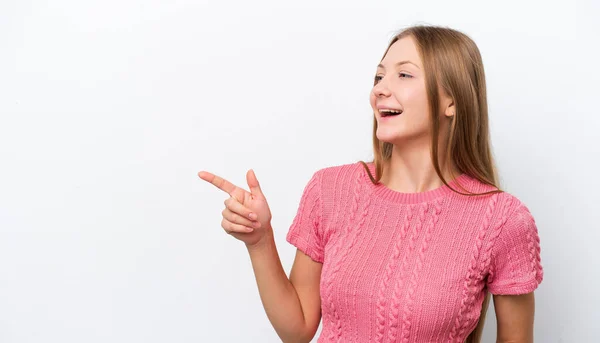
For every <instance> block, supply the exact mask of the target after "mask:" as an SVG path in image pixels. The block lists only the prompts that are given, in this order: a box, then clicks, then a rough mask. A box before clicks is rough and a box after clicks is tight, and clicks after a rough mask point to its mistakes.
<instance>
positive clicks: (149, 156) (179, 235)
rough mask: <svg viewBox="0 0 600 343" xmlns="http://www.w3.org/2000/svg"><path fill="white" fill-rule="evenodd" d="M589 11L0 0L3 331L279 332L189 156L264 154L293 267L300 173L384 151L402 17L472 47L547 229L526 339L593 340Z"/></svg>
mask: <svg viewBox="0 0 600 343" xmlns="http://www.w3.org/2000/svg"><path fill="white" fill-rule="evenodd" d="M599 15H600V5H599V4H598V2H596V1H592V0H589V1H580V2H571V1H566V0H565V1H525V0H519V1H515V0H509V1H502V2H483V1H458V0H455V1H433V0H430V1H372V0H369V1H366V0H363V1H340V0H337V1H323V2H321V1H319V2H317V1H316V0H311V1H302V2H282V1H270V2H269V1H259V2H257V1H251V2H250V1H241V0H238V1H213V2H202V1H201V2H197V1H191V0H187V1H186V0H180V1H156V0H153V1H148V0H144V1H142V0H119V1H115V0H110V1H106V0H105V1H99V0H90V1H75V0H56V1H40V0H30V1H16V0H3V1H2V2H1V3H0V49H1V50H0V163H1V165H0V166H1V168H0V342H4V343H25V342H61V343H68V342H73V343H75V342H77V343H79V342H87V343H92V342H145V343H157V342H278V341H279V339H278V337H277V335H276V334H275V332H274V330H273V329H272V327H271V325H270V323H269V321H268V319H267V317H266V315H265V313H264V310H263V308H262V304H261V302H260V298H259V295H258V291H257V288H256V284H255V280H254V276H253V273H252V268H251V265H250V261H249V258H248V254H247V252H246V249H245V248H244V247H243V243H241V242H239V241H237V240H235V239H234V238H233V237H231V236H229V235H226V234H225V233H224V231H223V230H222V229H221V227H220V222H221V210H222V209H223V207H224V205H223V201H224V200H225V199H226V198H227V195H226V194H225V193H223V192H221V191H219V190H218V189H216V188H214V187H213V186H211V185H209V184H207V183H205V182H204V181H202V180H200V179H199V178H198V176H197V172H198V171H199V170H208V171H211V172H214V173H216V174H218V175H221V176H223V177H225V178H228V179H229V180H231V181H232V182H234V183H236V184H238V185H240V186H246V183H245V173H246V171H247V170H248V169H250V168H253V169H254V170H255V171H256V174H257V176H258V179H259V181H260V182H261V184H262V187H263V190H264V192H265V194H266V195H267V199H268V200H269V202H270V205H271V209H272V212H273V226H274V228H275V239H276V243H277V246H278V249H279V254H280V256H281V259H282V263H283V265H284V268H285V269H286V272H288V273H289V270H290V268H291V264H292V262H293V256H294V253H295V248H294V247H293V246H291V245H289V244H288V243H287V242H286V241H285V235H286V233H287V230H288V227H289V225H290V224H291V221H292V219H293V216H294V214H295V211H296V209H297V206H298V203H299V199H300V195H301V192H302V189H303V187H304V185H305V184H306V182H307V181H308V179H309V178H310V176H311V175H312V173H313V172H314V171H316V170H317V169H319V168H323V167H326V166H332V165H338V164H345V163H352V162H355V161H358V160H368V159H370V158H372V151H371V132H372V126H371V125H372V111H371V109H370V106H369V102H368V96H369V91H370V89H371V86H372V78H373V76H374V73H375V66H376V65H377V63H379V59H380V58H381V57H382V54H383V52H384V50H385V47H386V45H387V42H388V40H389V39H390V38H391V35H392V34H393V32H394V31H396V30H398V29H401V28H403V27H406V26H408V25H411V24H437V25H444V26H450V27H453V28H456V29H459V30H461V31H463V32H465V33H467V34H468V35H470V36H471V37H472V38H473V39H474V40H475V41H476V43H477V44H478V45H479V47H480V50H481V53H482V55H483V59H484V65H485V68H486V73H487V81H488V90H489V106H490V118H491V131H492V141H493V146H494V152H495V156H496V159H497V162H498V166H499V169H500V172H501V177H502V182H503V186H504V188H505V189H506V190H507V191H509V192H511V193H513V194H515V195H517V196H518V197H520V198H521V199H522V200H523V201H524V202H525V203H526V204H527V205H528V207H529V208H530V209H531V211H532V213H533V214H534V216H535V217H536V221H537V224H538V229H539V234H540V238H541V246H542V264H543V266H544V268H545V278H544V281H543V283H542V284H541V286H540V287H539V288H538V290H537V291H536V304H537V307H536V317H535V337H536V341H537V342H597V341H600V329H599V328H598V326H597V324H598V322H600V315H599V306H600V296H599V295H598V292H597V290H598V289H599V288H600V281H599V276H598V266H599V265H600V253H599V252H598V249H597V248H598V244H599V243H600V242H599V241H600V234H599V229H600V225H599V224H598V223H600V215H599V213H600V201H599V198H598V194H600V182H599V181H598V180H599V178H598V170H599V167H600V166H599V164H600V163H599V156H600V143H598V139H599V132H600V131H599V130H600V119H599V117H600V116H599V115H598V99H599V97H598V91H599V90H600V89H599V87H598V83H597V80H598V79H599V77H600V74H599V73H598V61H599V60H600V58H599V54H598V39H597V35H598V33H600V29H599V27H598V24H597V22H596V20H597V18H598V16H599ZM488 313H490V315H489V317H488V320H487V324H486V329H485V337H484V341H485V342H492V341H494V340H495V330H496V327H495V316H494V312H493V307H491V308H490V311H489V312H488ZM320 331H321V329H319V332H318V333H317V335H318V334H319V333H320ZM313 341H315V342H316V339H314V340H313Z"/></svg>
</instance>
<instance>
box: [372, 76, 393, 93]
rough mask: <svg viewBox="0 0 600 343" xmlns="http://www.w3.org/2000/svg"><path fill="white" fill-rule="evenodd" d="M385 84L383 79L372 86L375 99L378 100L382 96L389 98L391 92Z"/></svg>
mask: <svg viewBox="0 0 600 343" xmlns="http://www.w3.org/2000/svg"><path fill="white" fill-rule="evenodd" d="M386 82H387V80H386V78H385V77H384V78H382V79H381V80H379V81H378V82H377V83H376V84H375V85H374V86H373V94H374V95H375V96H376V97H378V98H379V97H382V96H390V94H391V91H390V89H389V87H388V86H387V83H386Z"/></svg>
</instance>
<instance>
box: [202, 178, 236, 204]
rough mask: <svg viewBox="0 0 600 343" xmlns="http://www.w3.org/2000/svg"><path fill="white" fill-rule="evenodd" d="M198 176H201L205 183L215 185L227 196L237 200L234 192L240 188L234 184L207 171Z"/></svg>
mask: <svg viewBox="0 0 600 343" xmlns="http://www.w3.org/2000/svg"><path fill="white" fill-rule="evenodd" d="M198 176H200V178H201V179H202V180H204V181H207V182H210V183H212V184H213V185H215V186H216V187H217V188H219V189H220V190H222V191H224V192H226V193H227V194H229V195H230V196H232V197H234V198H236V197H235V196H234V191H235V190H236V189H237V188H238V187H237V186H235V185H234V184H233V183H231V182H229V181H227V180H225V179H224V178H222V177H220V176H218V175H215V174H212V173H209V172H205V171H201V172H199V173H198Z"/></svg>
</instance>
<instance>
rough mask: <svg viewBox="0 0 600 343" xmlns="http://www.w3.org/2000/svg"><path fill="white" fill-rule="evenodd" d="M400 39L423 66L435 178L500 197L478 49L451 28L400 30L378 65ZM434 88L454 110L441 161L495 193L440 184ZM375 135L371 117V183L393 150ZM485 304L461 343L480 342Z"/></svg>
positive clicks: (487, 295) (437, 103) (487, 296)
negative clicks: (412, 48) (408, 41)
mask: <svg viewBox="0 0 600 343" xmlns="http://www.w3.org/2000/svg"><path fill="white" fill-rule="evenodd" d="M404 37H411V38H413V40H414V42H415V44H416V46H417V50H418V52H419V55H420V57H421V60H422V61H423V68H424V72H425V88H426V91H427V98H428V101H429V108H430V113H429V116H430V123H431V127H430V129H431V133H432V142H431V143H432V144H431V159H432V162H433V166H434V168H435V171H436V173H437V174H438V176H439V177H440V179H441V180H442V182H443V183H444V184H445V185H446V186H448V187H450V189H452V190H453V191H455V192H457V193H460V194H463V195H468V196H480V195H489V194H493V193H500V192H502V190H500V189H499V186H498V177H497V170H496V167H495V163H494V160H493V157H492V152H491V148H490V138H489V127H488V108H487V94H486V85H485V74H484V70H483V62H482V59H481V54H480V53H479V49H478V48H477V45H476V44H475V42H474V41H473V40H472V39H471V38H469V37H468V36H467V35H465V34H464V33H461V32H459V31H456V30H453V29H450V28H445V27H439V26H424V25H418V26H411V27H409V28H406V29H404V30H401V31H400V32H399V33H397V34H396V35H395V36H394V37H393V38H392V40H391V41H390V43H389V45H388V47H387V49H386V51H385V53H384V54H383V57H382V60H383V58H384V57H385V55H386V54H387V52H388V50H389V49H390V47H391V46H392V44H394V43H395V42H396V41H398V40H400V39H402V38H404ZM374 85H375V82H374ZM438 85H439V86H441V89H442V90H443V91H444V92H445V93H446V94H447V95H448V96H450V97H451V98H452V99H453V101H454V105H455V107H456V111H455V114H454V116H453V117H452V122H451V124H450V128H449V134H448V139H447V141H446V142H445V143H446V151H445V156H446V159H445V161H452V162H453V163H454V164H455V167H456V169H457V170H458V171H460V172H462V173H465V174H467V175H469V176H471V177H473V178H475V179H477V180H479V181H480V182H482V183H484V184H487V185H490V186H493V187H494V188H496V189H495V190H492V191H489V192H485V193H472V192H468V193H463V192H460V191H457V190H455V189H454V188H452V187H451V186H450V185H449V184H448V182H447V181H446V179H444V176H443V175H442V171H441V168H440V163H439V159H438V144H439V132H440V117H439V115H438V114H439V113H440V94H439V93H438ZM376 132H377V119H376V118H373V152H374V154H373V155H374V158H373V161H372V163H374V165H375V174H376V175H375V176H373V175H371V172H370V170H369V168H368V166H367V165H366V163H365V162H363V161H360V162H361V163H362V164H363V166H364V167H365V169H366V171H367V174H368V175H369V178H370V179H371V181H372V182H373V183H374V184H377V183H379V182H380V180H381V176H382V174H383V168H384V166H385V164H386V163H387V162H388V161H389V160H390V158H391V155H392V148H393V145H392V144H391V143H388V142H382V141H380V140H379V139H378V138H377V135H376ZM459 186H460V184H459ZM461 188H462V187H461ZM462 189H463V190H465V189H464V188H462ZM489 301H490V293H489V292H488V291H487V289H486V290H485V298H484V300H483V304H482V308H481V315H480V317H479V321H478V323H477V326H476V327H475V329H474V330H473V331H472V332H471V333H470V334H469V336H468V337H467V339H466V340H465V343H479V342H481V335H482V333H483V326H484V323H485V316H486V313H487V308H488V305H489Z"/></svg>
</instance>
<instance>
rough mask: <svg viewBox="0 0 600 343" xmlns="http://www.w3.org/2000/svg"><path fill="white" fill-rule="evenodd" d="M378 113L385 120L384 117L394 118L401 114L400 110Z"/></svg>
mask: <svg viewBox="0 0 600 343" xmlns="http://www.w3.org/2000/svg"><path fill="white" fill-rule="evenodd" d="M379 113H380V114H381V117H383V118H386V117H394V116H397V115H400V114H402V111H400V110H381V111H379Z"/></svg>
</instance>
